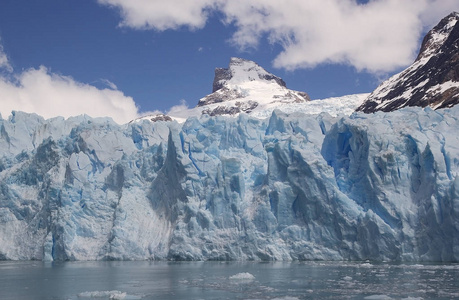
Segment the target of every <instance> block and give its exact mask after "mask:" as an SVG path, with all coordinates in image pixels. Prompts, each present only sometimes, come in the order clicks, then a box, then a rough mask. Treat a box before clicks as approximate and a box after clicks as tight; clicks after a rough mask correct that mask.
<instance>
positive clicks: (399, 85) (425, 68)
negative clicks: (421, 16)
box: [356, 12, 459, 113]
mask: <svg viewBox="0 0 459 300" xmlns="http://www.w3.org/2000/svg"><path fill="white" fill-rule="evenodd" d="M458 21H459V13H457V12H453V13H451V14H449V15H448V16H446V17H445V18H443V19H442V20H441V21H440V22H439V23H438V24H437V25H436V26H435V27H434V28H433V29H432V30H430V31H429V33H428V34H427V35H426V36H425V37H424V39H423V42H422V45H421V48H420V52H419V54H418V56H417V58H416V60H415V61H414V63H413V64H411V65H410V66H409V67H407V68H406V69H405V70H403V71H402V72H400V73H398V74H395V75H393V76H392V77H390V78H389V79H388V80H386V81H384V82H383V83H381V84H380V85H379V86H378V87H377V88H376V89H375V90H374V91H373V92H372V93H371V94H370V96H369V97H368V98H367V99H366V100H365V101H364V102H363V104H362V105H361V106H359V107H358V108H357V110H356V111H362V112H365V113H372V112H376V111H384V112H389V111H394V110H397V109H400V108H403V107H407V106H420V107H426V106H429V107H431V108H433V109H439V108H445V107H452V106H453V105H456V104H457V103H459V49H458V44H459V22H458Z"/></svg>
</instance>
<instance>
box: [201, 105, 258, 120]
mask: <svg viewBox="0 0 459 300" xmlns="http://www.w3.org/2000/svg"><path fill="white" fill-rule="evenodd" d="M257 106H258V103H257V102H255V101H247V102H239V101H237V102H236V103H235V106H217V107H216V108H214V109H205V110H203V111H202V114H203V115H204V114H205V115H209V116H212V117H213V116H219V115H235V114H238V113H241V112H245V113H248V114H249V113H251V112H252V110H254V109H255V108H256V107H257Z"/></svg>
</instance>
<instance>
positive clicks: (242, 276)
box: [229, 272, 255, 280]
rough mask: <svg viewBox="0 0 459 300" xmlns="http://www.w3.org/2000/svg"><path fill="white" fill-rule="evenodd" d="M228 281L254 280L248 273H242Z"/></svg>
mask: <svg viewBox="0 0 459 300" xmlns="http://www.w3.org/2000/svg"><path fill="white" fill-rule="evenodd" d="M229 279H232V280H254V279H255V276H253V275H252V274H250V273H247V272H244V273H238V274H236V275H233V276H230V278H229Z"/></svg>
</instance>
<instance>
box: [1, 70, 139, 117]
mask: <svg viewBox="0 0 459 300" xmlns="http://www.w3.org/2000/svg"><path fill="white" fill-rule="evenodd" d="M0 104H1V105H0V113H1V114H2V116H3V117H7V116H8V115H10V113H11V111H13V110H20V111H25V112H33V113H37V114H39V115H41V116H43V117H45V118H51V117H56V116H63V117H66V118H67V117H70V116H75V115H81V114H87V115H90V116H91V117H106V116H109V117H112V118H113V120H115V121H116V122H118V123H120V124H123V123H127V122H129V121H131V120H133V119H135V118H136V117H137V116H138V108H137V107H136V105H135V103H134V100H133V99H132V98H131V97H128V96H125V95H124V94H123V93H122V92H121V91H118V90H111V89H97V88H96V87H94V86H91V85H88V84H83V83H80V82H77V81H75V80H74V79H72V78H71V77H67V76H62V75H57V74H53V73H51V72H49V71H48V70H47V69H46V68H45V67H40V68H39V69H30V70H26V71H24V72H23V73H21V74H19V75H17V77H16V78H15V80H14V81H12V80H9V79H8V78H6V77H0Z"/></svg>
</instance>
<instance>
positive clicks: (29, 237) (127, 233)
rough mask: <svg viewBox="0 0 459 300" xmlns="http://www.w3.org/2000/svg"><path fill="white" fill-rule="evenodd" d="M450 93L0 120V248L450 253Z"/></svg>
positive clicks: (164, 253)
mask: <svg viewBox="0 0 459 300" xmlns="http://www.w3.org/2000/svg"><path fill="white" fill-rule="evenodd" d="M458 117H459V108H452V109H445V110H438V111H433V110H431V109H424V110H422V109H419V108H409V109H402V110H399V111H396V112H393V113H376V114H373V115H365V114H360V113H356V114H353V115H352V116H350V117H336V118H334V117H331V116H329V115H327V114H321V115H305V114H301V113H292V114H289V115H287V114H285V113H282V112H280V111H274V112H273V114H272V116H271V117H270V118H267V119H265V120H259V119H255V118H251V117H249V116H247V115H244V114H241V115H239V116H238V117H237V118H233V117H222V116H218V117H209V116H202V117H200V118H190V119H188V120H187V121H186V122H185V123H183V124H178V123H175V122H157V123H151V122H148V121H142V122H137V123H131V124H126V125H122V126H120V125H117V124H116V123H114V122H112V121H111V120H110V119H92V118H89V117H87V116H80V117H75V118H70V119H68V120H64V119H62V118H55V119H50V120H44V119H43V118H41V117H39V116H37V115H33V114H25V113H21V112H15V113H13V115H12V116H11V117H10V118H9V119H7V120H5V119H1V120H0V151H1V152H0V259H12V260H23V259H39V260H106V259H116V260H118V259H124V260H142V259H170V260H292V259H293V260H309V259H320V260H365V259H370V260H378V261H382V260H390V261H458V260H459V232H458V231H459V176H458V173H459V156H458V154H459V136H458V135H457V132H458V130H459V123H458Z"/></svg>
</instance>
